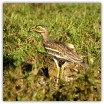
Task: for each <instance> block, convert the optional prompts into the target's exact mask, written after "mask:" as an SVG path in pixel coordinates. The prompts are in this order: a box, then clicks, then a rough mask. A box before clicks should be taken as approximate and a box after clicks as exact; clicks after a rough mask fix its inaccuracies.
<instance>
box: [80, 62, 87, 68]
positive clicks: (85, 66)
mask: <svg viewBox="0 0 104 104" xmlns="http://www.w3.org/2000/svg"><path fill="white" fill-rule="evenodd" d="M79 64H80V65H81V66H82V67H84V68H86V69H89V66H88V64H86V63H84V62H80V63H79Z"/></svg>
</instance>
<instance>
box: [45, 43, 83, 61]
mask: <svg viewBox="0 0 104 104" xmlns="http://www.w3.org/2000/svg"><path fill="white" fill-rule="evenodd" d="M44 47H45V49H46V51H47V52H48V53H49V54H50V55H52V56H54V57H56V58H60V59H64V60H67V61H71V62H83V59H82V58H81V57H79V56H78V55H77V54H76V53H75V52H73V51H72V50H71V49H70V48H69V47H67V46H66V45H65V44H64V43H61V42H59V41H47V42H46V43H44Z"/></svg>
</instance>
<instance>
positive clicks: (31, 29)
mask: <svg viewBox="0 0 104 104" xmlns="http://www.w3.org/2000/svg"><path fill="white" fill-rule="evenodd" d="M34 31H36V29H35V28H34V27H32V28H29V30H28V32H34Z"/></svg>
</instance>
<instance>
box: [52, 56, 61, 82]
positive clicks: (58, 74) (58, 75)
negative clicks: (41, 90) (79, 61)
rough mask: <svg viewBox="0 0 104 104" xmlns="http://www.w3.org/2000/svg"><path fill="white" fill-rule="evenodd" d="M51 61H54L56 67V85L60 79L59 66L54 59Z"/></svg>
mask: <svg viewBox="0 0 104 104" xmlns="http://www.w3.org/2000/svg"><path fill="white" fill-rule="evenodd" d="M53 60H54V61H55V63H56V67H57V71H58V72H57V83H58V81H59V77H60V67H59V65H58V61H57V60H56V59H55V58H53Z"/></svg>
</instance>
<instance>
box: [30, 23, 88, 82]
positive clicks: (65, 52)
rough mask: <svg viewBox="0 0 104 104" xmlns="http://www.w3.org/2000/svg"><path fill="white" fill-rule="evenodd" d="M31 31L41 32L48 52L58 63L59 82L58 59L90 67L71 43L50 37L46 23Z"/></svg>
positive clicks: (58, 74)
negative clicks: (73, 48)
mask: <svg viewBox="0 0 104 104" xmlns="http://www.w3.org/2000/svg"><path fill="white" fill-rule="evenodd" d="M29 31H31V32H37V33H40V34H41V36H42V43H43V46H44V48H45V50H46V52H47V53H48V54H49V55H50V56H52V58H53V60H54V62H55V63H56V67H57V70H58V73H57V83H58V81H59V80H58V79H59V76H60V70H61V69H60V67H59V65H58V60H65V61H68V62H74V63H78V64H79V65H81V66H82V67H84V68H86V69H89V66H88V64H86V63H85V62H84V61H83V58H82V57H80V56H79V55H77V53H76V52H75V51H73V50H72V48H71V47H70V45H68V44H66V43H64V42H60V41H58V40H54V39H52V38H50V37H49V31H48V28H47V27H46V26H44V25H37V26H34V27H32V28H30V29H29Z"/></svg>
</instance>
